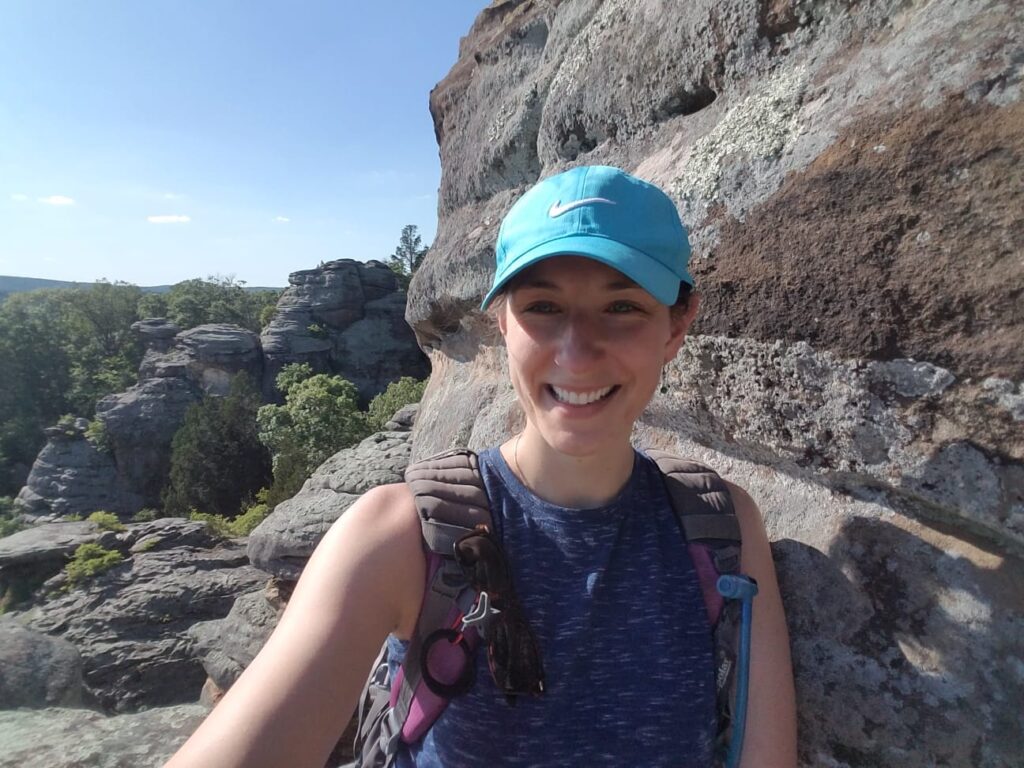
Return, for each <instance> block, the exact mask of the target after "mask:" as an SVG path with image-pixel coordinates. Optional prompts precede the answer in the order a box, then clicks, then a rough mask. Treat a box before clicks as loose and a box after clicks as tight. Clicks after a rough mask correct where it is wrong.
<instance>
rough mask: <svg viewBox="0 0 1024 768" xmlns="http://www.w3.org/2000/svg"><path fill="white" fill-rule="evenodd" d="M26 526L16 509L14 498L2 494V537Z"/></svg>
mask: <svg viewBox="0 0 1024 768" xmlns="http://www.w3.org/2000/svg"><path fill="white" fill-rule="evenodd" d="M24 527H25V525H24V524H23V523H22V522H21V521H20V520H18V513H17V512H16V511H15V509H14V499H12V498H11V497H10V496H0V539H2V538H3V537H4V536H10V535H11V534H12V533H17V532H18V531H20V530H21V529H23V528H24Z"/></svg>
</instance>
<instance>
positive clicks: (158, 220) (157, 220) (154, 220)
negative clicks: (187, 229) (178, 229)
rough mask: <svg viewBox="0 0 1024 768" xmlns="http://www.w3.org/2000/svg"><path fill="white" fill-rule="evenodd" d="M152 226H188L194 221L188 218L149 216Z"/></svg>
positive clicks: (147, 218)
mask: <svg viewBox="0 0 1024 768" xmlns="http://www.w3.org/2000/svg"><path fill="white" fill-rule="evenodd" d="M146 221H148V222H149V223H150V224H187V223H188V222H190V221H192V219H191V218H190V217H188V216H147V217H146Z"/></svg>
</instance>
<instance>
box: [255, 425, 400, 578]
mask: <svg viewBox="0 0 1024 768" xmlns="http://www.w3.org/2000/svg"><path fill="white" fill-rule="evenodd" d="M409 435H410V433H409V431H408V430H407V429H406V430H403V431H396V432H377V433H375V434H373V435H370V436H369V437H368V438H366V439H365V440H363V441H362V442H361V443H359V445H357V446H354V447H352V448H345V449H343V450H341V451H338V453H336V454H334V455H333V456H332V457H331V458H329V459H328V460H327V461H325V462H324V463H323V464H322V465H320V467H318V468H317V470H316V471H315V472H314V473H313V475H312V476H311V477H310V478H309V479H308V480H307V481H306V482H305V484H303V486H302V490H300V491H299V492H298V493H297V494H296V495H295V496H293V497H292V498H291V499H288V500H287V501H283V502H281V503H280V504H278V505H277V507H275V508H274V511H273V512H272V513H271V514H270V516H269V517H267V519H266V520H264V521H263V522H262V523H260V524H259V525H258V526H257V527H256V529H255V530H254V531H253V532H252V533H251V534H250V535H249V559H250V560H251V561H252V564H253V565H255V566H256V567H257V568H260V569H262V570H264V571H266V572H267V573H270V574H272V575H273V576H275V577H277V578H280V579H283V580H286V581H295V580H297V579H298V578H299V575H300V574H301V573H302V568H303V566H305V564H306V561H307V560H308V559H309V556H310V555H311V554H312V553H313V550H314V549H315V548H316V545H317V544H318V543H319V542H320V539H322V538H323V536H324V534H325V533H326V532H327V529H328V528H330V527H331V525H332V524H333V523H334V521H335V520H337V519H338V518H339V517H341V515H342V513H344V511H345V510H346V509H348V508H349V507H350V506H352V504H354V503H355V502H356V500H357V499H358V498H359V496H360V495H361V494H363V493H365V492H366V491H368V490H369V489H370V488H373V487H375V486H377V485H385V484H387V483H400V482H402V481H403V476H404V475H403V473H404V472H405V467H406V466H407V465H408V463H409V455H410V453H411V448H410V445H409Z"/></svg>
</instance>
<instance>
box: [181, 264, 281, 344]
mask: <svg viewBox="0 0 1024 768" xmlns="http://www.w3.org/2000/svg"><path fill="white" fill-rule="evenodd" d="M280 295H281V294H280V293H279V292H278V291H246V290H245V281H244V280H235V278H234V277H220V276H216V275H214V276H210V277H208V278H206V279H205V280H200V279H195V280H185V281H183V282H180V283H177V284H176V285H173V286H171V290H170V291H169V292H168V294H167V317H168V319H170V320H171V321H172V322H174V323H176V324H177V325H179V326H181V327H182V329H187V328H195V327H196V326H197V325H204V324H206V323H232V324H234V325H240V326H241V327H243V328H248V329H249V330H250V331H253V332H254V333H259V332H260V330H261V329H262V324H261V323H262V320H263V319H264V318H265V314H264V313H265V311H266V310H265V307H267V306H268V305H276V304H277V300H278V298H280Z"/></svg>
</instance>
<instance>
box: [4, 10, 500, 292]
mask: <svg viewBox="0 0 1024 768" xmlns="http://www.w3.org/2000/svg"><path fill="white" fill-rule="evenodd" d="M486 5H487V2H486V0H474V1H473V2H470V1H469V0H444V1H443V2H425V1H424V0H418V1H415V0H403V1H401V2H398V1H395V2H386V1H383V0H382V1H381V2H376V3H350V2H341V0H336V1H335V2H327V1H326V0H320V1H319V2H293V3H285V2H268V1H266V0H249V1H247V2H237V1H235V0H205V1H200V0H194V1H192V0H190V1H187V2H181V1H180V0H179V1H178V2H171V1H168V0H132V1H130V2H129V1H128V0H123V1H121V0H118V1H116V2H115V1H107V2H103V1H102V0H97V2H90V3H83V2H76V1H75V0H64V1H63V2H54V1H52V0H4V2H3V3H0V274H5V275H19V276H26V277H45V278H52V279H61V280H79V281H91V280H95V279H98V278H106V279H109V280H126V281H128V282H132V283H136V284H138V285H158V284H167V283H175V282H178V281H180V280H185V279H189V278H193V277H206V276H208V275H214V274H216V275H222V276H226V275H234V276H235V277H236V278H238V279H240V280H244V281H246V282H247V283H248V284H249V285H275V286H283V285H286V284H287V276H288V273H289V272H293V271H295V270H297V269H307V268H310V267H315V266H316V265H317V263H318V262H320V261H321V260H330V259H335V258H355V259H360V260H366V259H371V258H385V257H387V256H388V255H390V253H391V252H392V251H393V250H394V247H395V245H396V243H397V241H398V236H399V233H400V231H401V228H402V226H403V225H404V224H416V225H417V226H418V227H419V228H420V232H421V234H422V235H423V236H424V242H425V243H429V242H430V241H431V240H432V239H433V236H434V230H435V227H436V215H437V214H436V207H437V185H438V181H439V179H440V165H439V162H438V156H437V144H436V142H435V140H434V132H433V126H432V123H431V119H430V113H429V111H428V107H427V100H428V95H429V92H430V89H431V88H432V87H433V86H434V85H435V84H436V83H437V82H438V81H439V80H440V79H441V78H443V77H444V76H445V74H446V73H447V72H448V70H449V69H450V68H451V66H452V65H453V64H454V63H455V60H456V57H457V53H458V43H459V38H460V37H462V36H464V35H465V34H466V33H467V32H468V31H469V28H470V26H471V25H472V22H473V20H474V19H475V17H476V15H477V14H478V13H479V11H480V10H481V9H482V8H484V7H485V6H486Z"/></svg>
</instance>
